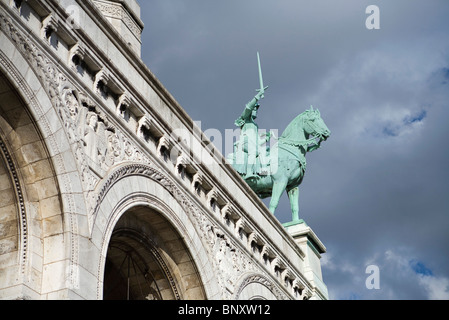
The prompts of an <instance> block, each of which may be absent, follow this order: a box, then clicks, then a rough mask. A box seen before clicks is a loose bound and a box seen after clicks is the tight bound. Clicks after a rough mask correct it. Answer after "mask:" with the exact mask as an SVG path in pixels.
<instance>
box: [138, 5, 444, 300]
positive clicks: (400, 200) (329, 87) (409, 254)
mask: <svg viewBox="0 0 449 320" xmlns="http://www.w3.org/2000/svg"><path fill="white" fill-rule="evenodd" d="M140 4H141V7H142V19H143V21H144V23H145V31H144V39H143V53H142V55H143V58H144V61H145V62H146V63H147V65H148V66H149V68H150V69H151V70H152V71H153V72H154V73H155V74H156V76H157V77H158V78H159V79H160V80H161V81H162V83H163V84H164V85H165V86H166V87H167V89H168V90H169V91H170V92H171V93H172V94H173V95H174V97H175V98H176V99H177V100H178V101H179V102H180V104H181V105H182V106H183V107H184V108H185V109H186V111H187V112H188V113H189V115H190V116H191V117H192V118H193V120H196V121H201V123H202V128H203V129H204V130H205V129H208V128H216V129H218V130H220V131H221V132H223V133H224V130H225V129H234V127H233V123H234V120H235V119H236V118H237V117H238V116H239V115H240V113H241V112H242V110H243V108H244V105H245V103H246V102H248V101H249V100H250V99H251V98H252V97H253V96H254V94H255V89H256V88H257V87H258V75H257V61H256V52H257V51H259V52H260V53H261V59H262V65H263V71H264V79H265V82H266V84H267V85H270V88H269V91H268V92H267V94H266V98H265V99H264V100H263V101H262V106H261V109H260V113H259V118H258V123H259V126H260V127H261V128H265V129H278V130H279V132H280V133H281V132H282V130H283V129H284V128H285V127H286V126H287V125H288V123H289V122H290V121H291V120H292V119H293V118H294V117H295V116H297V115H298V114H299V113H301V112H303V111H304V110H305V109H306V108H309V107H310V105H313V106H314V107H317V108H319V109H320V111H321V114H322V116H323V118H324V120H325V121H326V123H327V125H328V127H329V128H330V129H331V130H332V134H333V135H332V137H331V139H330V140H329V141H327V142H325V143H323V145H322V149H319V150H317V151H315V152H313V153H311V154H309V155H308V157H307V161H308V169H307V172H306V175H305V179H304V183H303V185H302V186H301V193H300V207H301V213H300V214H301V216H302V217H303V218H304V219H305V220H306V222H307V223H308V224H309V225H311V226H312V228H313V229H314V231H315V232H316V233H317V234H318V236H319V237H320V238H321V240H322V241H323V242H324V243H325V245H326V246H327V248H328V251H329V252H328V253H327V254H325V255H323V274H324V280H325V282H326V284H327V285H328V288H329V291H330V293H331V298H334V299H352V298H355V299H385V298H388V299H425V298H429V299H437V298H444V299H447V298H448V292H449V287H448V286H449V250H448V249H447V243H448V242H449V233H448V230H449V201H448V200H447V199H448V198H447V193H448V190H449V188H448V187H449V165H448V164H449V148H448V147H447V140H448V137H449V129H448V119H449V90H448V89H449V71H448V70H449V31H448V30H449V20H448V19H447V17H448V16H449V6H448V4H447V0H441V1H438V0H433V1H432V5H430V4H429V2H427V1H424V0H412V1H405V0H396V1H360V0H341V1H334V0H332V1H331V0H326V1H324V0H321V1H297V0H279V1H260V0H259V1H255V0H246V1H237V0H229V1H210V0H208V1H206V0H189V1H181V0H152V1H140ZM371 4H375V5H378V6H379V8H380V18H381V20H380V21H381V22H380V26H381V29H380V30H367V29H366V27H365V20H366V18H367V17H368V15H367V14H366V13H365V9H366V7H367V6H368V5H371ZM289 210H290V209H289V204H288V200H287V198H286V196H284V197H283V198H282V200H281V204H280V208H279V212H278V213H277V216H278V218H279V220H280V221H281V222H287V221H289V218H290V216H289V215H290V213H289ZM371 264H373V265H377V266H379V268H380V272H381V275H380V276H381V289H380V290H367V289H366V286H365V280H366V278H367V274H366V273H365V269H366V267H367V266H368V265H371ZM420 268H421V269H420ZM419 270H427V271H428V272H427V273H426V272H420V271H419Z"/></svg>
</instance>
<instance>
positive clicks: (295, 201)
mask: <svg viewBox="0 0 449 320" xmlns="http://www.w3.org/2000/svg"><path fill="white" fill-rule="evenodd" d="M288 198H289V200H290V206H291V208H292V222H298V221H299V188H298V187H296V188H293V189H290V190H289V191H288Z"/></svg>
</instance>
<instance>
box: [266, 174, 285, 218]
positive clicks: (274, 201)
mask: <svg viewBox="0 0 449 320" xmlns="http://www.w3.org/2000/svg"><path fill="white" fill-rule="evenodd" d="M286 187H287V180H286V179H285V181H284V180H281V181H275V183H274V184H273V190H272V192H271V201H270V211H271V212H272V213H273V214H274V213H275V211H276V208H277V207H278V205H279V200H280V199H281V196H282V193H283V192H284V190H285V188H286Z"/></svg>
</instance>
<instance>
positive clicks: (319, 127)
mask: <svg viewBox="0 0 449 320" xmlns="http://www.w3.org/2000/svg"><path fill="white" fill-rule="evenodd" d="M303 115H304V131H305V132H306V134H307V135H308V137H307V138H309V137H310V136H312V137H315V138H319V139H320V140H324V141H326V140H327V139H328V138H329V137H330V135H331V132H330V130H329V128H328V127H327V126H326V124H325V123H324V120H323V119H322V118H321V114H320V111H319V110H318V109H313V107H311V108H310V110H307V111H306V112H304V114H303Z"/></svg>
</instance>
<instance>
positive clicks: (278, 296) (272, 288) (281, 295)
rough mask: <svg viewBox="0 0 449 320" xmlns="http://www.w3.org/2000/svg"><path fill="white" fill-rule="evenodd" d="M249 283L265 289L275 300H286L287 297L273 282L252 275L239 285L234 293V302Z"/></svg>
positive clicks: (260, 276)
mask: <svg viewBox="0 0 449 320" xmlns="http://www.w3.org/2000/svg"><path fill="white" fill-rule="evenodd" d="M251 283H257V284H260V285H262V286H264V287H266V288H267V289H268V290H270V291H271V292H272V293H273V295H274V296H275V297H276V299H278V300H288V299H289V297H287V296H286V295H285V294H284V293H283V292H282V291H281V290H280V289H279V287H278V286H276V285H275V284H274V283H273V282H271V281H270V280H268V278H266V277H264V276H262V275H259V274H253V275H250V276H247V277H246V278H245V279H244V280H243V281H242V283H241V284H240V285H239V287H238V288H237V290H236V293H235V296H234V297H235V300H239V298H240V295H241V293H242V292H243V290H244V289H245V287H247V286H248V285H249V284H251Z"/></svg>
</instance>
